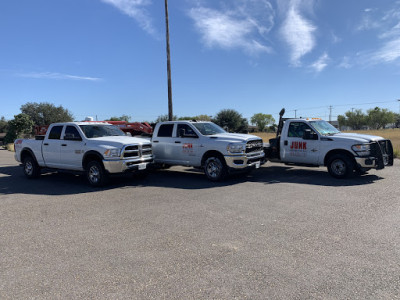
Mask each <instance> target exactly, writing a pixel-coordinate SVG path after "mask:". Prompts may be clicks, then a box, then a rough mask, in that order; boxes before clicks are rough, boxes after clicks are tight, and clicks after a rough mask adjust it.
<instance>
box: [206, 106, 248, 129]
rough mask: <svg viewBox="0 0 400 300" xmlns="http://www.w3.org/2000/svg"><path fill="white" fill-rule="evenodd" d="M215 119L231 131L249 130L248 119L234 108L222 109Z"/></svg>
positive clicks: (215, 121)
mask: <svg viewBox="0 0 400 300" xmlns="http://www.w3.org/2000/svg"><path fill="white" fill-rule="evenodd" d="M213 121H214V123H216V124H218V125H219V126H221V127H222V128H225V129H226V130H227V131H229V132H247V130H248V122H247V120H246V119H245V118H243V117H242V115H241V114H240V113H239V112H237V111H236V110H234V109H223V110H221V111H220V112H219V113H218V114H217V115H216V116H215V119H214V120H213Z"/></svg>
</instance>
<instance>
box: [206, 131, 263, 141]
mask: <svg viewBox="0 0 400 300" xmlns="http://www.w3.org/2000/svg"><path fill="white" fill-rule="evenodd" d="M209 138H210V139H214V140H218V141H225V142H231V143H235V142H237V143H240V142H242V143H246V142H248V141H252V140H260V139H261V138H260V137H258V136H255V135H251V134H240V133H219V134H214V135H210V136H209Z"/></svg>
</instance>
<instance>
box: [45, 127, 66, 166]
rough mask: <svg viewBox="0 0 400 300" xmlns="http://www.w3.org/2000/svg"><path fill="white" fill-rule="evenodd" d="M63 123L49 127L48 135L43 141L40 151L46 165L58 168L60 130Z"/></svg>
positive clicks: (59, 159)
mask: <svg viewBox="0 0 400 300" xmlns="http://www.w3.org/2000/svg"><path fill="white" fill-rule="evenodd" d="M63 127H64V125H56V126H53V127H51V129H50V132H49V135H48V136H47V138H46V139H44V141H43V146H42V153H43V159H44V162H45V164H46V166H48V167H51V168H60V167H61V164H60V161H61V156H60V145H61V140H60V138H61V132H62V130H63Z"/></svg>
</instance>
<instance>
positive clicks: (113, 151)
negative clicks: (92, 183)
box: [103, 148, 121, 158]
mask: <svg viewBox="0 0 400 300" xmlns="http://www.w3.org/2000/svg"><path fill="white" fill-rule="evenodd" d="M120 155H121V150H120V149H117V148H112V149H107V150H106V151H105V152H104V153H103V156H104V157H109V158H110V157H120Z"/></svg>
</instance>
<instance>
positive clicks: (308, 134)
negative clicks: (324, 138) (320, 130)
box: [303, 129, 318, 140]
mask: <svg viewBox="0 0 400 300" xmlns="http://www.w3.org/2000/svg"><path fill="white" fill-rule="evenodd" d="M303 140H318V135H317V134H316V133H315V132H314V131H312V130H311V129H306V130H305V131H304V134H303Z"/></svg>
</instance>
